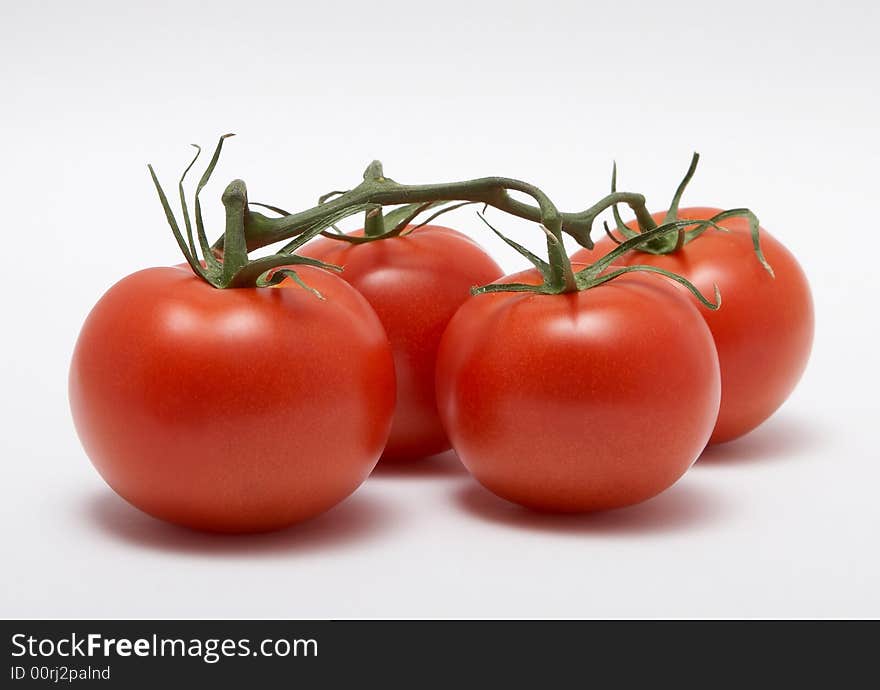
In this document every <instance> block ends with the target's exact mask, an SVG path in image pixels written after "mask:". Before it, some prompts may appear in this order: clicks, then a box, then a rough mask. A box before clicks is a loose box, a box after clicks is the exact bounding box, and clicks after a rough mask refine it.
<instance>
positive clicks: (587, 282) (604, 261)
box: [471, 213, 721, 311]
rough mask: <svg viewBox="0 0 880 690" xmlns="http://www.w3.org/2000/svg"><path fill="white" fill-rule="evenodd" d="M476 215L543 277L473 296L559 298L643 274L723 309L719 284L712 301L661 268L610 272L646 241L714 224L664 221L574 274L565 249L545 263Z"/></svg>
mask: <svg viewBox="0 0 880 690" xmlns="http://www.w3.org/2000/svg"><path fill="white" fill-rule="evenodd" d="M477 215H478V216H479V217H480V219H481V220H482V221H483V222H484V223H485V224H486V225H487V226H488V227H489V229H490V230H492V232H494V233H495V234H496V235H497V236H498V237H500V238H501V239H502V240H503V241H504V242H505V243H507V245H508V246H510V247H512V248H513V249H514V250H516V251H517V252H518V253H519V254H521V255H522V256H523V257H525V258H526V259H527V260H528V261H529V262H530V263H531V264H532V265H533V266H534V267H535V268H536V269H537V271H538V273H540V274H541V277H542V278H543V282H542V283H540V284H538V285H532V284H529V283H490V284H489V285H483V286H480V287H476V288H473V289H472V290H471V292H472V293H473V294H474V295H480V294H485V293H490V292H532V293H535V294H539V295H559V294H564V293H567V292H576V291H581V290H590V289H592V288H595V287H598V286H600V285H603V284H604V283H607V282H609V281H611V280H614V279H615V278H619V277H620V276H622V275H625V274H627V273H636V272H642V273H656V274H658V275H662V276H664V277H665V278H668V279H670V280H673V281H675V282H676V283H679V284H680V285H683V286H684V287H685V288H687V289H688V290H689V291H690V292H691V294H693V295H694V297H696V298H697V300H699V302H700V304H702V305H703V306H704V307H706V308H707V309H711V310H713V311H714V310H716V309H718V308H719V307H720V306H721V293H720V291H719V290H718V286H717V285H713V288H714V293H715V294H714V301H711V300H709V299H708V298H707V297H706V296H705V295H703V293H702V292H700V290H699V288H697V286H696V285H694V284H693V283H691V282H690V281H689V280H688V279H687V278H685V277H684V276H681V275H679V274H677V273H673V272H671V271H667V270H665V269H662V268H658V267H657V266H650V265H642V264H636V265H632V266H623V267H620V268H613V269H612V270H608V269H609V268H610V267H611V266H612V264H613V263H614V261H615V260H616V259H617V258H618V257H620V256H621V255H623V254H626V253H627V252H631V251H633V250H635V249H638V248H639V247H640V246H641V245H642V244H643V243H644V242H648V241H651V240H652V239H655V238H660V237H663V236H666V235H669V234H670V233H671V232H676V231H678V230H679V229H680V228H684V227H691V226H693V225H695V224H700V225H703V226H705V227H710V226H711V225H712V222H711V221H708V220H704V221H694V220H674V221H668V222H665V223H663V224H662V225H659V226H657V227H655V228H653V229H651V230H646V231H645V232H643V233H636V234H635V236H634V237H630V238H629V239H627V240H624V241H623V242H620V243H619V244H618V245H617V246H616V247H615V248H614V249H612V250H611V251H610V252H608V253H607V254H605V255H604V256H602V257H601V258H599V259H598V260H596V261H595V262H594V263H592V264H590V265H589V266H587V267H586V268H583V269H581V270H579V271H576V272H575V271H573V268H572V265H571V260H570V259H569V258H568V255H567V254H566V253H565V251H564V249H563V250H562V251H551V252H550V261H545V260H544V259H542V258H541V257H539V256H537V255H536V254H534V253H533V252H531V251H529V250H528V249H527V248H525V247H523V246H522V245H521V244H519V243H518V242H515V241H514V240H512V239H510V238H509V237H507V236H506V235H504V234H503V233H501V232H500V231H499V230H498V229H496V228H495V227H493V226H492V225H491V224H490V223H489V221H487V220H486V218H485V216H484V215H483V214H482V213H478V214H477ZM545 233H546V234H547V245H548V249H550V248H554V247H561V245H562V242H561V239H560V238H558V237H556V236H555V235H554V234H553V233H552V232H549V231H547V230H546V228H545ZM559 264H561V265H559ZM566 273H569V274H571V275H572V278H573V281H572V282H571V283H570V284H566V283H562V282H560V281H559V279H558V276H559V275H565V274H566Z"/></svg>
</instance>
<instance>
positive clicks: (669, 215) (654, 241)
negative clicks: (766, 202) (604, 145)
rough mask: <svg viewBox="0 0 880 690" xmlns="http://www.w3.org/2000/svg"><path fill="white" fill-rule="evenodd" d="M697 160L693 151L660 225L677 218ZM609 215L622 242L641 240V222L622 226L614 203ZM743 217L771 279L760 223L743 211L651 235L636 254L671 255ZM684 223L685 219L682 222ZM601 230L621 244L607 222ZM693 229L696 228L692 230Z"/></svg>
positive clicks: (613, 187)
mask: <svg viewBox="0 0 880 690" xmlns="http://www.w3.org/2000/svg"><path fill="white" fill-rule="evenodd" d="M699 161H700V154H699V153H697V152H694V154H693V156H692V157H691V162H690V165H689V166H688V169H687V172H686V173H685V175H684V177H683V178H682V180H681V182H680V183H679V185H678V188H677V189H676V190H675V194H674V195H673V197H672V202H671V203H670V205H669V208H668V210H667V211H666V215H665V217H664V219H663V224H664V225H665V224H668V223H672V222H675V221H678V220H679V217H678V207H679V204H680V203H681V197H682V195H683V194H684V191H685V189H687V186H688V183H689V182H690V181H691V178H693V176H694V173H695V172H696V170H697V164H698V163H699ZM616 189H617V163H615V164H614V166H613V168H612V172H611V192H612V193H614V192H615V190H616ZM611 212H612V214H613V216H614V223H615V226H616V230H617V232H618V233H620V235H621V236H622V237H623V238H624V240H629V239H632V238H634V237H638V236H639V235H640V233H641V234H642V237H644V234H643V233H644V232H645V227H644V226H643V224H642V222H641V221H640V220H638V228H639V230H638V231H636V230H633V229H632V228H631V227H629V226H628V225H627V224H626V223H624V222H623V219H622V218H621V217H620V210H619V208H618V205H617V204H613V205H612V207H611ZM737 217H739V218H745V219H746V220H748V223H749V232H750V234H751V237H752V248H753V249H754V252H755V257H756V258H757V259H758V261H759V262H760V263H761V266H763V267H764V270H766V271H767V272H768V273H769V274H770V275H771V276H774V273H773V268H772V267H771V266H770V264H769V263H768V262H767V259H766V258H765V257H764V252H763V250H762V249H761V237H760V232H759V226H760V222H759V221H758V217H757V216H756V215H755V214H754V213H753V212H752V211H750V210H749V209H747V208H734V209H730V210H727V211H722V212H721V213H718V214H716V215H714V216H712V218H709V219H708V220H706V221H700V222H699V223H697V222H696V221H694V222H692V223H690V224H686V225H684V226H679V227H677V228H676V229H675V232H667V233H664V234H660V235H658V236H653V237H652V238H651V239H649V240H648V241H647V242H645V243H644V244H642V245H640V246H638V247H637V249H636V251H640V252H645V253H646V254H658V255H659V254H673V253H675V252H677V251H679V250H680V249H681V248H682V247H684V246H685V245H686V244H688V243H689V242H693V241H694V240H695V239H697V238H698V237H699V236H700V235H702V234H703V233H704V232H706V231H707V230H709V229H714V230H720V231H721V232H727V228H724V227H722V226H721V225H719V223H721V221H723V220H727V219H728V218H737ZM682 220H686V219H682ZM603 225H604V228H605V234H606V235H608V237H610V238H611V240H612V241H613V242H615V243H617V244H621V243H622V240H620V239H618V238H617V237H616V236H615V235H614V234H613V232H612V231H611V229H610V228H609V227H608V224H607V223H603ZM695 226H696V227H695Z"/></svg>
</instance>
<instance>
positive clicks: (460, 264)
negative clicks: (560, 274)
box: [298, 225, 502, 461]
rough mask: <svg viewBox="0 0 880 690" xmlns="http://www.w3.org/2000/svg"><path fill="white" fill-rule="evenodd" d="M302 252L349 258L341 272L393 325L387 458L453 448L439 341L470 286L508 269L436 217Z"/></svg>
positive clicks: (335, 260) (388, 326)
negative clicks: (380, 235) (439, 397)
mask: <svg viewBox="0 0 880 690" xmlns="http://www.w3.org/2000/svg"><path fill="white" fill-rule="evenodd" d="M352 234H353V235H355V236H362V235H363V230H358V231H357V232H354V233H352ZM298 253H299V254H301V255H303V256H310V257H313V258H316V259H320V260H322V261H326V262H328V263H331V264H337V265H339V266H343V267H344V271H343V272H342V274H341V276H342V278H343V279H344V280H347V281H348V282H349V283H351V284H352V285H353V286H354V287H355V288H357V290H358V291H359V292H360V293H361V294H362V295H363V296H364V297H366V298H367V301H368V302H369V303H370V304H371V305H372V306H373V308H374V309H375V310H376V313H377V314H378V315H379V319H380V320H381V321H382V325H383V326H384V327H385V330H386V332H387V333H388V339H389V340H390V341H391V348H392V351H393V353H394V367H395V370H396V372H397V409H396V410H395V413H394V422H393V424H392V426H391V435H390V437H389V439H388V445H387V446H386V448H385V452H384V454H383V456H382V458H383V460H389V461H407V460H414V459H418V458H423V457H425V456H428V455H433V454H435V453H440V452H442V451H444V450H447V449H448V448H449V441H448V440H447V438H446V434H445V432H444V431H443V427H442V425H441V423H440V418H439V417H438V415H437V403H436V396H435V391H434V368H435V362H436V358H437V347H438V346H439V343H440V337H441V336H442V335H443V331H444V330H445V329H446V325H447V324H448V323H449V320H450V319H451V318H452V315H453V314H454V313H455V312H456V310H457V309H458V308H459V307H460V306H461V305H462V303H464V302H465V300H467V299H468V298H469V297H470V289H471V288H472V287H474V286H476V285H482V284H485V283H490V282H492V281H494V280H496V279H497V278H499V277H500V276H501V275H502V271H501V268H500V267H499V266H498V264H496V263H495V261H494V260H493V259H492V258H491V257H490V256H489V255H488V254H486V252H485V251H483V249H482V248H481V247H480V246H479V245H478V244H477V243H476V242H474V241H473V240H471V239H470V238H468V237H466V236H465V235H462V234H461V233H458V232H456V231H455V230H451V229H449V228H445V227H440V226H435V225H425V226H423V227H421V228H418V229H416V230H414V231H412V232H410V233H409V234H403V235H401V236H398V237H392V238H387V239H382V240H376V241H373V242H367V243H363V244H350V243H347V242H344V241H340V240H332V239H326V238H321V239H319V240H317V241H315V242H311V243H309V244H307V245H305V246H304V247H303V248H302V249H300V250H299V252H298Z"/></svg>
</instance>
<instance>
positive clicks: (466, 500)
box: [454, 480, 728, 536]
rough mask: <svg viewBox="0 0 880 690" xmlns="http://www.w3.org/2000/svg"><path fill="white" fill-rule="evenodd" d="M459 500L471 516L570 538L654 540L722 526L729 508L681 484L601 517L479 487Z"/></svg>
mask: <svg viewBox="0 0 880 690" xmlns="http://www.w3.org/2000/svg"><path fill="white" fill-rule="evenodd" d="M454 497H455V501H456V503H458V505H459V506H460V507H461V508H463V509H464V510H465V511H466V512H467V513H469V514H470V515H473V516H474V517H477V518H480V519H482V520H487V521H490V522H494V523H497V524H501V525H504V526H507V527H514V528H518V529H525V530H530V531H539V532H556V533H559V534H571V535H575V536H577V535H583V536H589V535H615V536H617V535H633V536H638V535H649V534H663V533H670V532H677V531H683V530H699V529H702V528H704V527H706V526H707V525H710V524H712V523H714V522H716V521H718V520H719V519H720V518H721V517H722V516H723V515H724V514H725V513H726V512H727V508H728V503H727V501H725V500H722V498H721V496H719V495H717V494H715V493H713V492H709V491H708V490H706V489H705V488H702V487H700V488H697V487H695V486H693V485H689V484H687V483H686V480H685V483H684V484H677V485H675V486H673V487H672V488H670V489H667V490H666V491H665V492H663V493H662V494H660V495H659V496H655V497H654V498H652V499H650V500H648V501H645V502H644V503H639V504H638V505H635V506H631V507H629V508H618V509H616V510H606V511H601V512H597V513H586V514H559V513H543V512H539V511H535V510H531V509H529V508H525V507H523V506H520V505H517V504H515V503H510V502H509V501H505V500H504V499H502V498H499V497H498V496H496V495H495V494H493V493H491V492H490V491H489V490H487V489H484V488H483V487H482V486H480V485H479V484H476V483H472V484H469V485H468V486H466V487H463V488H461V489H459V490H458V491H457V492H456V493H455V495H454Z"/></svg>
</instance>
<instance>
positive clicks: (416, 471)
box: [370, 450, 467, 478]
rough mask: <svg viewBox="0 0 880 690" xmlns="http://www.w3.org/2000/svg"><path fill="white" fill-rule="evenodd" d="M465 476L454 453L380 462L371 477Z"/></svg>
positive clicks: (464, 470)
mask: <svg viewBox="0 0 880 690" xmlns="http://www.w3.org/2000/svg"><path fill="white" fill-rule="evenodd" d="M466 474H467V470H466V469H465V467H464V465H462V464H461V462H460V461H459V459H458V457H457V456H456V455H455V452H454V451H451V450H448V451H446V452H445V453H440V454H438V455H432V456H430V457H427V458H420V459H418V460H410V461H404V462H399V461H398V462H394V461H387V460H380V461H379V464H378V465H376V468H375V469H374V470H373V474H372V475H370V476H371V477H379V478H385V477H392V478H398V477H400V478H407V477H409V478H415V477H461V476H464V475H466Z"/></svg>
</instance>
